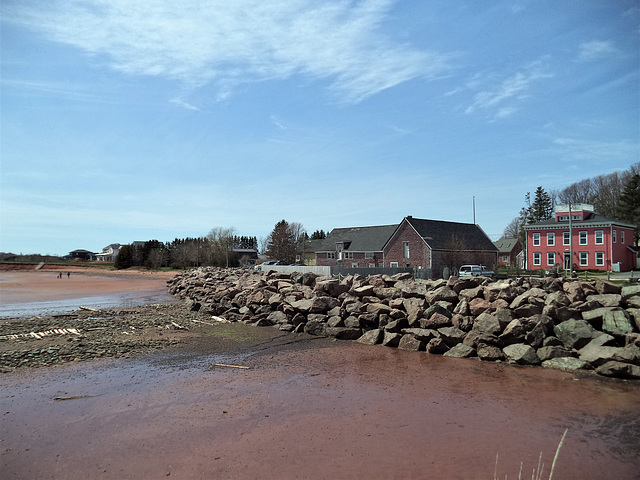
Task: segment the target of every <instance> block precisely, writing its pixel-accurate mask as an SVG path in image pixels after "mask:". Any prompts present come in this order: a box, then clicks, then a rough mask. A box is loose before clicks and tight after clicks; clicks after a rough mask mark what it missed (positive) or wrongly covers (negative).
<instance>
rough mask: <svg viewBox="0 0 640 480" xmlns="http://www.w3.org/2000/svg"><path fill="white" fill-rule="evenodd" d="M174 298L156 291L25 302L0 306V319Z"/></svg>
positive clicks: (134, 304) (165, 292) (174, 299)
mask: <svg viewBox="0 0 640 480" xmlns="http://www.w3.org/2000/svg"><path fill="white" fill-rule="evenodd" d="M115 281H117V279H116V280H115ZM176 301H177V300H176V298H175V297H174V296H173V295H171V294H170V293H169V292H168V291H161V290H160V291H159V290H158V289H155V290H149V291H146V292H145V291H135V292H120V293H109V294H107V295H96V296H88V297H82V298H70V299H63V300H55V301H47V302H25V303H10V304H2V305H0V318H21V317H31V316H34V315H42V316H45V315H60V314H64V313H69V312H71V311H73V310H78V309H79V308H80V307H81V306H83V307H89V308H95V309H96V310H100V309H105V308H118V307H135V306H140V305H150V304H155V303H172V302H176Z"/></svg>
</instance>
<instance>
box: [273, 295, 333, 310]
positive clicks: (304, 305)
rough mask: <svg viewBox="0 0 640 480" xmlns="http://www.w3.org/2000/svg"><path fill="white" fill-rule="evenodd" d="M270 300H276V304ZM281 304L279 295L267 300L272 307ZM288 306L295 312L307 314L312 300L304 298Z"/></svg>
mask: <svg viewBox="0 0 640 480" xmlns="http://www.w3.org/2000/svg"><path fill="white" fill-rule="evenodd" d="M326 298H329V297H326ZM272 300H277V303H276V302H275V301H272ZM281 302H282V296H281V295H273V296H272V297H270V298H269V304H270V305H272V306H277V304H278V303H281ZM289 305H291V307H293V309H294V310H296V311H297V312H300V313H309V310H311V306H312V305H313V300H311V299H306V298H304V299H301V300H297V301H294V302H291V303H290V304H289Z"/></svg>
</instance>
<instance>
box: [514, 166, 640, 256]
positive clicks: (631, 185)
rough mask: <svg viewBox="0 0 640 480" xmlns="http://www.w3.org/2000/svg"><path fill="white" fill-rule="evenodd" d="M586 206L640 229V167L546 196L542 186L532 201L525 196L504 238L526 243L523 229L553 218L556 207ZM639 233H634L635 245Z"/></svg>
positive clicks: (576, 183)
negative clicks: (522, 205) (583, 204)
mask: <svg viewBox="0 0 640 480" xmlns="http://www.w3.org/2000/svg"><path fill="white" fill-rule="evenodd" d="M580 203H587V204H591V205H593V207H594V210H595V211H596V212H597V213H599V214H600V215H603V216H605V217H608V218H611V219H615V220H622V221H624V222H628V223H631V224H633V225H636V226H640V163H635V164H633V165H631V167H630V168H629V169H628V170H624V171H620V172H614V173H610V174H607V175H599V176H597V177H594V178H590V179H585V180H580V181H579V182H575V183H572V184H571V185H569V186H568V187H566V188H563V189H562V190H551V191H549V192H547V191H546V190H545V189H544V188H542V187H541V186H539V187H538V188H537V189H536V191H535V194H534V199H533V200H531V195H530V193H528V192H527V194H526V195H525V206H524V207H523V208H522V209H521V210H520V214H519V215H518V217H516V218H514V219H513V220H512V221H511V222H510V223H509V225H507V227H506V228H505V230H504V233H503V236H504V237H505V238H519V239H520V240H521V241H522V242H523V243H524V228H523V227H524V226H525V225H530V224H532V223H536V222H540V221H543V220H547V219H549V218H552V217H553V214H554V209H555V206H556V205H566V204H572V205H576V204H580ZM639 240H640V230H639V229H638V228H636V230H635V242H636V244H637V243H638V241H639Z"/></svg>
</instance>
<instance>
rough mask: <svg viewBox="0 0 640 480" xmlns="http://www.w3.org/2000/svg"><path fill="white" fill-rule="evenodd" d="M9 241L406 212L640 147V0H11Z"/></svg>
mask: <svg viewBox="0 0 640 480" xmlns="http://www.w3.org/2000/svg"><path fill="white" fill-rule="evenodd" d="M0 20H1V23H0V27H1V59H0V63H1V72H0V82H1V83H0V92H1V93H0V94H1V98H0V101H1V103H0V114H1V120H0V121H1V131H0V133H1V137H0V159H1V164H0V165H1V166H0V189H1V193H0V200H1V202H0V251H3V252H13V253H24V254H28V253H41V254H53V255H65V254H67V253H68V252H70V251H72V250H75V249H85V250H90V251H94V252H100V251H102V249H103V247H106V246H107V245H109V244H111V243H121V244H127V243H131V242H133V241H146V240H151V239H157V240H160V241H162V242H166V241H172V240H173V239H175V238H185V237H199V236H204V235H206V234H207V233H208V232H209V231H210V230H211V229H213V228H215V227H224V228H231V227H233V228H234V229H235V231H236V232H237V234H238V235H248V236H256V237H258V238H264V237H266V236H267V235H268V234H269V233H270V232H271V231H272V230H273V227H274V226H275V224H276V223H277V222H278V221H280V220H282V219H285V220H286V221H288V222H298V223H301V224H302V225H303V226H304V227H305V228H306V230H307V231H308V232H309V233H312V232H313V231H315V230H319V229H323V230H325V231H329V230H331V229H333V228H338V227H355V226H369V225H389V224H396V223H399V222H400V221H402V219H403V218H404V217H405V216H407V215H412V216H414V217H416V218H425V219H434V220H447V221H453V222H466V223H473V221H474V204H475V219H476V223H478V224H479V225H480V227H481V228H482V229H483V230H484V231H485V232H486V234H487V235H488V236H489V237H490V238H491V239H492V240H497V239H498V238H500V236H501V234H502V232H503V230H504V228H505V227H506V226H507V225H508V224H509V222H510V221H511V220H512V219H513V218H514V217H516V216H517V215H518V212H519V211H520V209H521V208H522V207H523V205H524V196H525V194H526V193H527V192H534V191H535V189H536V188H537V187H538V186H542V187H543V188H545V189H546V190H547V191H549V190H552V189H562V188H564V187H566V186H568V185H570V184H572V183H574V182H577V181H580V180H583V179H585V178H592V177H595V176H598V175H602V174H607V173H612V172H615V171H620V170H627V169H628V168H629V167H630V166H631V165H632V164H634V163H636V162H638V161H640V158H639V142H640V139H639V138H640V120H639V115H640V101H639V95H640V79H639V72H640V68H639V57H640V54H639V49H640V47H639V45H640V6H639V4H638V2H637V1H636V0H608V1H602V0H563V1H560V2H559V1H557V0H510V1H491V0H487V1H482V2H479V1H476V0H460V1H456V2H451V1H449V0H425V1H420V2H416V1H409V0H405V1H392V0H362V1H357V0H351V1H349V0H323V1H321V2H318V1H312V0H297V1H291V0H267V1H265V0H233V1H231V0H210V1H202V0H181V1H180V2H176V1H174V0H145V1H135V0H49V1H47V2H40V1H35V0H33V1H30V0H3V1H2V3H1V6H0Z"/></svg>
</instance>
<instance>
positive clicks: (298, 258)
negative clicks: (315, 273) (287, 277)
mask: <svg viewBox="0 0 640 480" xmlns="http://www.w3.org/2000/svg"><path fill="white" fill-rule="evenodd" d="M301 258H302V257H300V255H296V262H297V263H299V262H300V259H301Z"/></svg>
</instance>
